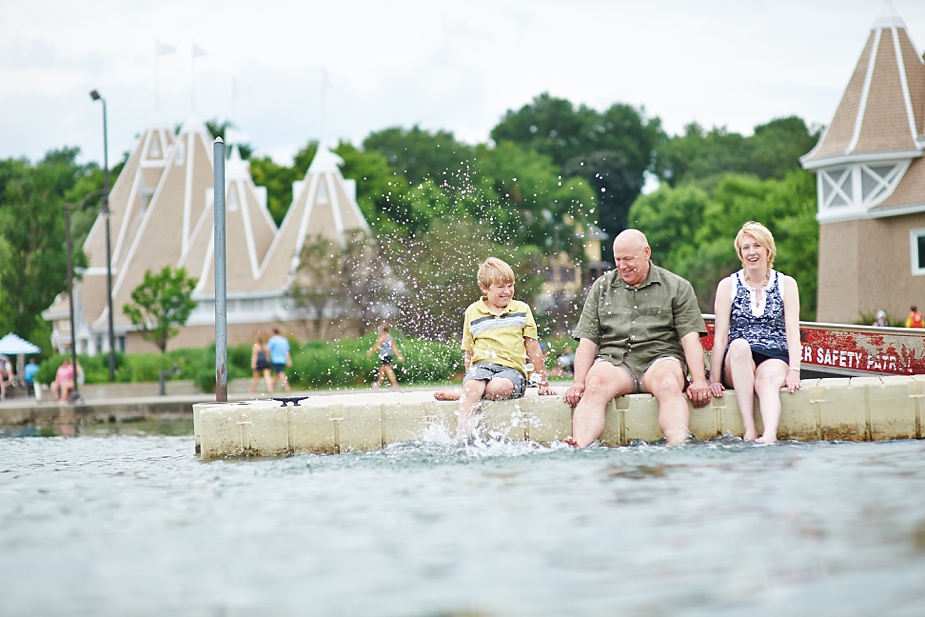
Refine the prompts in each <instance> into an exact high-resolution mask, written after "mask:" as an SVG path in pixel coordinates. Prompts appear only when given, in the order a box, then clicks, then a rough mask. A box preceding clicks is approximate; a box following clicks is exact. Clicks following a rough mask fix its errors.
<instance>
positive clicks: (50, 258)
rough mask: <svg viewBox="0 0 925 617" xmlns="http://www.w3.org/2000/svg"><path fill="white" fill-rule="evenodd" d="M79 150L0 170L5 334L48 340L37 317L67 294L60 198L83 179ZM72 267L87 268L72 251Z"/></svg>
mask: <svg viewBox="0 0 925 617" xmlns="http://www.w3.org/2000/svg"><path fill="white" fill-rule="evenodd" d="M78 153H79V149H78V148H63V149H61V150H54V151H51V152H49V153H48V154H47V155H46V156H45V158H44V159H43V160H42V161H40V162H39V163H38V164H37V165H35V166H33V165H30V164H29V163H28V162H27V161H25V160H19V161H13V162H10V161H7V162H6V163H5V164H4V165H2V166H0V183H2V189H3V192H2V194H0V321H2V324H3V326H2V327H3V328H4V330H5V331H7V332H10V331H12V332H16V333H18V334H20V335H21V336H24V337H26V338H30V339H34V340H36V341H40V342H44V341H46V340H48V336H47V334H48V333H49V329H48V325H47V324H46V323H45V322H44V320H42V318H41V313H42V311H44V310H45V309H47V308H48V307H49V306H50V305H51V303H52V301H53V300H54V298H55V296H56V295H58V294H59V293H62V292H64V291H65V290H66V289H67V258H66V254H65V246H64V209H63V205H64V195H65V193H66V192H67V191H68V190H69V189H71V188H72V187H73V186H74V184H75V182H76V181H77V178H78V177H79V176H80V175H81V173H82V171H81V167H80V166H79V165H77V164H76V163H75V159H76V157H77V155H78ZM75 261H76V263H77V264H78V265H79V264H82V263H86V260H85V258H84V256H83V253H82V252H80V251H79V250H77V251H75Z"/></svg>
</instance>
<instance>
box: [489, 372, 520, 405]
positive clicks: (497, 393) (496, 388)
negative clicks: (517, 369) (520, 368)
mask: <svg viewBox="0 0 925 617" xmlns="http://www.w3.org/2000/svg"><path fill="white" fill-rule="evenodd" d="M513 393H514V382H513V381H511V380H510V379H508V378H507V377H495V378H494V379H492V380H491V381H489V382H488V384H487V385H486V386H485V393H484V394H483V395H482V397H483V398H486V399H488V400H490V401H503V400H506V399H509V398H511V394H513Z"/></svg>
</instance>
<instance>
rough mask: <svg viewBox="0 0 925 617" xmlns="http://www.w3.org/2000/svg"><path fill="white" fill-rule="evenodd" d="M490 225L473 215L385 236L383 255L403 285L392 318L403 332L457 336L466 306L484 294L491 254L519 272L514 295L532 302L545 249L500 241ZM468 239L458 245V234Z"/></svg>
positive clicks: (440, 221)
mask: <svg viewBox="0 0 925 617" xmlns="http://www.w3.org/2000/svg"><path fill="white" fill-rule="evenodd" d="M491 233H492V231H491V229H489V228H487V227H485V226H484V225H480V224H478V223H476V222H475V221H473V220H472V219H469V218H461V219H440V220H435V221H434V222H433V224H432V225H431V228H430V229H429V230H427V231H425V232H422V233H419V234H415V235H414V236H406V235H400V234H396V235H391V236H385V237H383V238H381V239H380V240H381V242H382V246H383V250H382V252H383V254H384V255H385V256H386V257H387V259H388V263H389V265H390V266H391V269H392V271H393V272H394V273H395V275H396V276H397V278H399V279H401V280H402V281H403V282H404V288H403V289H401V290H399V292H398V293H396V294H395V295H394V298H393V302H394V304H395V306H396V307H397V309H398V310H397V313H396V317H395V318H394V319H393V321H394V323H395V324H396V325H397V326H398V327H399V328H400V329H401V330H402V332H404V333H406V334H409V335H412V336H418V337H421V338H427V339H432V340H433V339H447V338H449V339H454V338H455V339H456V340H458V339H459V336H460V335H461V333H462V319H463V313H464V312H465V310H466V307H467V306H468V305H469V304H471V303H472V302H474V301H475V300H477V299H478V298H479V295H480V291H479V286H478V281H477V279H476V275H477V273H478V268H479V265H480V264H481V263H482V262H483V261H484V260H485V259H487V258H488V257H498V258H500V259H503V260H505V261H506V262H508V263H509V264H510V265H511V267H512V268H513V269H514V273H515V275H516V277H517V292H516V297H517V298H520V299H524V300H526V301H527V302H528V303H529V302H531V301H532V299H533V297H535V296H536V295H537V294H538V293H539V291H540V287H541V286H542V283H543V280H544V279H543V275H542V257H543V255H542V253H541V252H540V249H539V248H538V247H536V246H532V245H528V246H515V245H512V244H510V243H507V244H499V243H496V242H494V241H493V240H492V239H491ZM461 238H464V239H465V240H464V244H463V245H462V246H460V239H461Z"/></svg>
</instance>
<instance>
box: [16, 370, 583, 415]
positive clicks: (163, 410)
mask: <svg viewBox="0 0 925 617" xmlns="http://www.w3.org/2000/svg"><path fill="white" fill-rule="evenodd" d="M240 382H243V383H240ZM154 385H155V390H156V385H157V384H154ZM249 385H250V380H249V379H248V380H236V383H232V384H229V388H228V389H229V393H228V400H229V401H246V400H254V399H258V400H259V399H268V398H270V395H268V394H266V393H265V392H264V393H258V394H256V395H254V394H250V393H249V392H247V388H248V387H249ZM139 386H140V389H142V390H143V391H150V390H151V384H139ZM566 387H567V385H563V386H562V387H561V391H562V392H565V388H566ZM556 388H557V390H558V389H560V387H559V386H556ZM436 389H437V386H409V387H403V388H400V389H399V390H398V391H397V392H399V393H400V392H411V391H428V390H429V391H433V390H436ZM87 390H88V392H90V389H89V388H88V389H87ZM167 391H168V392H169V391H170V382H168V387H167ZM122 392H123V393H124V388H123V389H122ZM388 392H395V391H393V390H390V389H383V390H381V391H380V390H376V389H373V388H349V389H340V390H300V391H295V390H294V391H292V392H277V393H274V395H273V396H310V397H318V396H331V395H345V394H360V393H368V394H369V395H377V394H385V393H388ZM42 394H43V395H44V397H46V398H45V399H44V400H43V401H42V402H37V401H36V400H35V399H34V398H32V397H26V396H17V397H14V398H10V399H6V400H3V401H0V426H2V425H19V424H56V423H84V422H124V421H137V420H144V419H164V420H168V419H171V420H174V419H189V420H192V417H193V405H194V404H196V403H209V402H214V401H215V395H214V394H205V393H184V394H167V395H165V396H158V395H156V394H155V395H150V394H141V395H137V396H125V395H122V396H117V397H112V398H110V397H108V396H102V397H97V398H89V397H88V398H87V399H85V400H84V401H82V402H80V403H74V404H62V403H57V402H55V401H54V400H49V399H51V393H50V392H49V391H47V390H45V391H43V392H42Z"/></svg>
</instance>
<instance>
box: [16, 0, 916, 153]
mask: <svg viewBox="0 0 925 617" xmlns="http://www.w3.org/2000/svg"><path fill="white" fill-rule="evenodd" d="M879 4H880V3H877V2H870V1H869V0H816V1H814V2H812V3H808V2H805V1H802V0H779V1H777V2H769V1H758V0H756V1H750V2H733V1H731V0H704V1H703V2H696V3H694V2H689V1H685V0H655V1H651V2H641V1H635V0H614V1H611V2H605V1H592V0H578V1H575V2H569V3H564V2H553V1H551V0H537V1H533V2H526V1H514V0H508V1H504V0H495V1H493V2H492V1H488V0H474V1H467V2H465V3H463V2H441V3H434V2H425V1H417V0H395V1H392V2H388V3H382V2H375V1H374V0H343V1H341V2H337V3H329V2H311V1H303V2H295V1H292V0H281V1H277V2H265V3H253V2H244V1H237V0H231V1H219V0H209V1H196V0H165V1H160V2H154V3H144V4H142V3H134V2H123V1H119V0H102V1H100V2H96V3H94V6H93V10H88V9H87V7H85V6H83V5H81V4H79V3H76V4H75V3H61V2H51V1H50V0H33V2H29V3H24V2H23V3H15V4H14V3H8V4H7V5H6V6H5V7H3V8H0V83H3V84H4V85H3V87H2V88H0V136H2V139H0V157H4V158H5V157H9V156H21V155H26V156H28V157H29V158H31V159H36V158H39V157H40V156H41V155H42V154H43V153H44V152H45V151H47V150H49V149H52V148H59V147H62V146H64V145H77V146H80V147H81V149H82V151H83V152H84V153H85V155H86V157H88V158H90V159H94V160H100V159H101V158H102V145H101V143H100V142H101V138H100V126H99V125H100V118H99V114H100V110H99V107H98V104H93V103H92V102H91V101H90V99H89V97H88V95H87V93H88V92H89V91H90V90H91V89H93V88H96V89H99V90H100V92H101V93H103V94H104V96H106V98H107V105H108V112H109V136H110V153H111V154H110V158H111V159H115V158H117V157H118V156H121V153H122V152H124V151H125V150H128V149H129V148H130V147H131V145H132V142H133V139H134V136H135V135H136V134H137V133H138V132H139V131H140V130H141V129H143V128H144V127H145V126H146V125H147V124H148V121H149V120H150V118H151V116H152V115H153V114H154V101H155V95H154V75H155V71H154V67H155V58H154V56H155V40H160V41H161V42H162V43H167V44H170V45H173V46H175V47H177V51H176V53H173V54H170V55H167V56H163V57H161V58H160V60H159V63H158V78H159V79H158V81H159V99H160V103H161V115H162V116H163V117H165V118H167V119H168V121H169V122H170V123H171V124H176V123H180V122H182V121H183V120H184V119H185V118H186V117H187V116H188V115H189V114H190V107H191V103H192V99H195V106H196V111H197V114H198V115H199V116H200V117H201V118H203V119H208V118H218V119H229V118H232V116H233V117H234V118H233V119H234V120H235V121H236V123H237V124H238V125H239V127H240V128H241V129H242V130H244V131H247V132H248V133H249V134H250V135H251V138H252V145H254V146H255V147H256V148H257V149H258V151H261V152H269V153H274V156H286V155H285V154H284V153H292V152H295V151H296V150H297V149H298V148H299V147H301V146H302V145H304V144H305V143H306V142H307V141H309V140H310V139H319V138H321V139H327V140H335V139H337V138H342V137H343V138H348V139H350V140H352V141H354V142H358V141H360V140H361V139H362V138H363V137H365V136H366V135H368V134H369V132H370V131H373V130H379V129H382V128H385V127H388V126H395V125H401V126H405V127H408V126H411V125H412V124H415V123H418V124H420V125H421V126H422V127H424V128H427V129H432V130H433V129H445V130H448V131H452V132H453V133H455V134H456V135H457V137H459V138H461V139H463V140H466V141H469V142H475V141H484V140H487V139H488V132H489V131H490V129H491V128H492V126H494V124H495V123H497V122H498V120H499V119H500V118H501V117H502V115H503V114H504V113H505V111H506V110H508V109H516V108H519V107H521V106H522V105H524V104H526V103H528V102H529V101H530V100H531V99H532V98H533V97H534V96H536V95H538V94H539V93H541V92H544V91H548V92H550V93H551V94H552V95H554V96H560V97H564V98H567V99H569V100H570V101H572V102H573V103H575V104H586V105H590V106H592V107H595V108H598V109H603V108H606V107H607V106H609V105H611V104H613V103H616V102H625V103H630V104H632V105H636V106H643V105H644V106H645V109H646V111H647V113H648V114H650V115H657V116H659V117H660V118H661V119H662V123H663V126H664V127H665V128H666V129H667V130H668V131H670V132H673V133H676V132H679V131H681V130H682V128H683V126H684V125H685V124H686V123H688V122H690V121H692V120H696V121H698V122H700V123H701V124H702V125H705V126H712V125H726V126H727V127H728V128H729V129H730V130H734V131H740V132H746V133H747V132H749V131H750V130H751V129H752V127H753V126H754V125H756V124H759V123H763V122H767V121H769V120H771V119H772V118H775V117H780V116H785V115H790V114H796V115H798V116H800V117H802V118H804V119H805V120H806V121H807V122H810V123H819V124H825V123H827V122H828V121H829V120H830V119H831V116H832V114H833V113H834V110H835V106H836V105H837V104H838V100H839V98H840V96H841V92H842V90H843V89H844V87H845V84H846V83H847V80H848V77H849V75H850V73H851V71H852V69H853V67H854V64H855V63H856V61H857V57H858V55H859V54H860V51H861V48H862V46H863V44H864V41H865V38H866V36H867V33H868V27H869V26H870V24H871V23H872V21H873V19H874V17H876V16H877V14H878V12H879V9H880V6H879ZM895 4H896V6H897V9H898V11H899V13H900V15H902V17H903V18H904V19H905V21H906V24H907V26H908V28H909V31H910V34H911V35H912V37H913V40H915V39H916V38H917V37H918V38H920V39H921V38H923V37H925V8H923V7H922V5H921V4H920V3H917V2H912V0H896V1H895ZM194 43H195V44H196V45H199V46H200V47H201V48H202V49H204V50H206V51H207V52H208V55H207V56H205V57H201V58H199V59H197V60H196V62H195V69H196V71H195V91H194V96H192V95H191V92H190V90H191V84H192V83H193V72H192V67H193V62H192V58H191V53H192V46H193V44H194ZM322 70H324V71H325V72H326V74H327V80H326V81H325V82H324V85H323V83H322ZM235 78H236V79H237V80H238V83H239V88H238V92H237V96H236V97H235V96H233V88H232V83H233V80H234V79H235Z"/></svg>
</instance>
